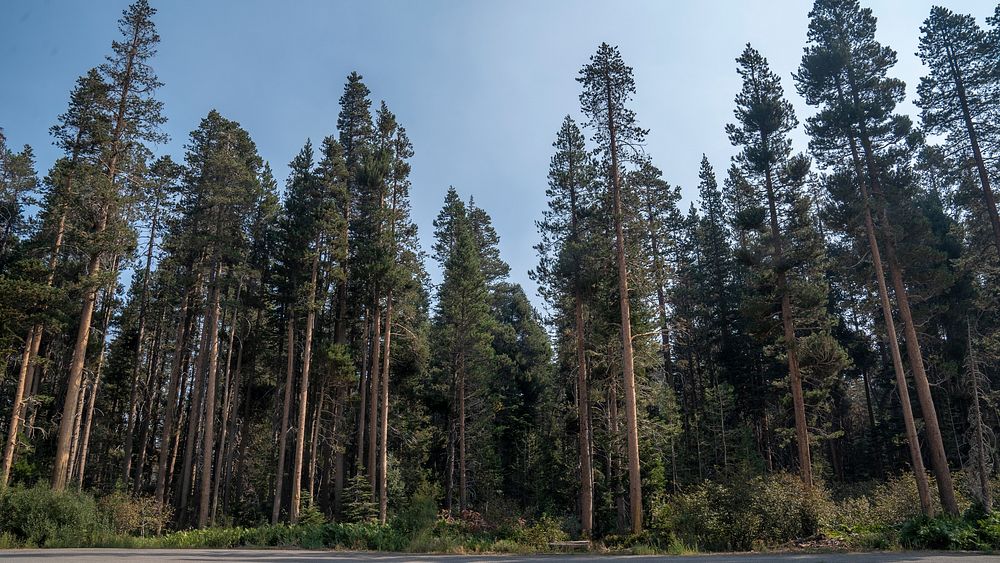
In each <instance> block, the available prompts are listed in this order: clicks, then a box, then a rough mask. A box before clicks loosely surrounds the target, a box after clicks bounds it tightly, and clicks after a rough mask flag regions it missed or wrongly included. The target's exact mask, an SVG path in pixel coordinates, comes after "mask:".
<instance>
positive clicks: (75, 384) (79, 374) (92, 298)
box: [52, 213, 107, 491]
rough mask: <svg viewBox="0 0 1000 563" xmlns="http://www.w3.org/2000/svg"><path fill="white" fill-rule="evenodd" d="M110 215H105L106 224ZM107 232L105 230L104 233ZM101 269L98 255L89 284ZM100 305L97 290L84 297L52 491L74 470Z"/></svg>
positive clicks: (93, 288) (60, 488) (91, 289)
mask: <svg viewBox="0 0 1000 563" xmlns="http://www.w3.org/2000/svg"><path fill="white" fill-rule="evenodd" d="M106 220H107V213H105V214H104V221H102V223H103V222H105V221H106ZM100 231H103V229H100ZM100 268H101V255H100V253H99V252H94V254H93V256H91V258H90V264H89V265H88V266H87V275H86V280H87V283H91V284H92V283H93V281H94V279H95V278H96V276H97V273H98V272H99V271H100ZM96 302H97V287H96V286H91V287H88V288H87V290H86V292H85V293H84V297H83V308H82V310H81V311H80V321H79V325H78V328H77V333H76V343H75V344H74V346H73V359H72V360H71V361H70V367H69V377H68V378H67V383H66V396H65V398H64V400H63V409H62V419H61V420H60V422H59V434H58V436H57V438H56V455H55V460H54V462H53V465H52V489H53V490H54V491H64V490H65V489H66V480H67V478H68V473H69V469H70V467H69V466H70V447H71V444H70V442H71V441H72V438H73V426H74V420H75V419H76V415H77V410H76V409H77V403H78V402H79V398H80V397H79V396H80V386H81V384H82V382H83V366H84V362H85V361H86V356H87V343H88V342H89V341H90V322H91V320H92V318H93V316H94V305H95V303H96Z"/></svg>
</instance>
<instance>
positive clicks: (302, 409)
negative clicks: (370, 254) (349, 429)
mask: <svg viewBox="0 0 1000 563" xmlns="http://www.w3.org/2000/svg"><path fill="white" fill-rule="evenodd" d="M316 246H317V248H316V254H315V255H314V256H313V261H312V274H311V277H310V279H309V303H308V307H309V310H308V311H307V313H306V334H305V342H304V345H303V349H302V381H301V382H300V383H299V404H298V409H299V410H298V414H299V421H298V425H297V426H296V428H297V429H296V431H295V458H294V460H293V463H292V507H291V510H290V511H289V518H288V520H289V522H291V523H292V524H295V523H296V522H298V521H299V508H300V506H299V505H300V504H301V501H302V460H303V455H304V450H305V447H306V415H307V414H308V413H309V406H308V402H309V368H310V365H311V363H312V340H313V325H315V324H316V276H317V275H318V271H319V244H318V241H317V245H316Z"/></svg>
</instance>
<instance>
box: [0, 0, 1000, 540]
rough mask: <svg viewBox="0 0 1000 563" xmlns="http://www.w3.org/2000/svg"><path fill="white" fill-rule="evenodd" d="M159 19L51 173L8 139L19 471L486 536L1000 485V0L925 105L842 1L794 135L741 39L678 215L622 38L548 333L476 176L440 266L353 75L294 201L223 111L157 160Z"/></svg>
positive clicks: (636, 524) (7, 221)
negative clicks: (729, 502)
mask: <svg viewBox="0 0 1000 563" xmlns="http://www.w3.org/2000/svg"><path fill="white" fill-rule="evenodd" d="M154 16H155V9H153V8H152V7H150V6H149V5H148V3H147V2H146V0H139V1H137V2H136V3H135V4H133V5H132V6H130V7H129V8H128V9H127V10H126V11H125V13H124V15H123V17H122V19H121V20H120V21H119V30H120V33H121V36H120V37H119V38H118V39H116V40H115V41H114V42H113V43H112V49H111V52H110V54H109V56H108V57H107V59H106V61H105V62H104V63H103V64H101V65H100V66H98V67H96V68H94V69H92V70H90V71H88V72H86V73H85V74H84V75H83V76H81V77H80V78H79V79H78V81H77V83H76V86H75V88H74V89H73V91H72V92H71V93H70V97H69V103H68V107H67V109H66V110H65V112H64V113H63V114H62V115H60V117H59V119H58V122H57V123H56V124H55V125H54V126H53V127H52V129H51V133H52V136H53V138H54V141H55V143H56V145H57V146H58V147H59V148H60V149H61V150H62V156H61V157H60V158H59V159H58V160H57V161H56V162H55V163H54V164H53V166H52V168H51V169H50V170H49V172H48V174H47V175H46V176H45V177H44V178H43V179H41V180H39V179H38V178H37V175H36V171H35V169H34V168H35V165H34V161H33V155H32V152H31V149H30V147H25V148H24V149H23V150H22V151H21V152H15V151H14V150H13V149H10V148H8V147H7V146H6V144H5V143H4V144H2V145H0V166H2V168H0V187H2V190H3V196H2V197H3V201H2V206H3V211H4V213H3V215H2V217H0V220H2V221H3V222H4V224H3V227H2V232H0V236H2V239H0V307H2V315H0V326H2V330H0V350H3V353H4V358H5V369H4V371H3V374H2V377H3V379H0V386H2V389H3V392H2V395H0V413H3V415H4V416H3V421H4V422H3V423H2V424H3V426H2V428H3V430H4V434H3V436H4V437H5V447H4V454H3V465H2V475H3V478H2V483H0V485H2V486H7V485H8V484H10V483H12V482H15V483H24V484H31V483H36V482H48V483H51V486H52V488H54V489H56V490H64V489H66V488H70V487H74V488H83V489H87V490H93V491H96V492H102V493H107V492H111V491H114V490H117V491H128V492H130V493H133V494H136V495H144V496H149V497H151V498H152V499H153V502H154V503H155V504H156V506H159V507H160V510H162V511H164V512H165V513H169V514H171V515H172V516H171V518H172V521H173V523H174V525H175V526H176V527H178V528H184V527H206V526H210V525H221V524H228V523H237V524H254V523H261V522H265V521H270V522H272V523H273V522H279V521H288V522H292V523H295V522H300V521H311V520H313V519H315V518H317V517H319V516H320V515H322V516H324V517H327V518H333V519H337V520H345V521H362V520H370V519H372V520H379V521H381V522H383V523H385V522H386V520H387V517H388V516H389V515H390V514H392V513H394V512H395V511H398V510H399V509H400V508H401V507H404V506H406V505H407V504H408V503H409V502H410V499H413V498H417V497H419V498H422V499H427V498H430V499H433V500H434V501H436V502H437V503H438V504H439V506H441V507H443V508H444V509H446V510H447V511H448V512H449V513H454V514H456V515H457V516H459V517H461V518H463V519H465V520H467V521H476V519H477V518H479V517H480V516H479V514H480V513H482V514H485V515H486V517H487V518H489V517H490V515H491V514H495V515H508V516H509V515H510V514H525V515H541V514H543V513H548V514H557V515H576V516H575V518H574V521H576V522H577V523H576V524H574V526H573V527H574V528H575V529H576V531H578V532H579V533H580V534H581V535H583V536H587V537H591V536H599V535H605V534H609V533H614V532H618V531H625V530H629V529H631V530H632V531H635V532H638V531H640V530H641V529H642V527H643V517H644V515H648V514H649V513H650V511H651V510H652V509H653V507H654V505H655V503H657V502H658V499H662V498H664V497H665V496H666V495H669V494H672V493H675V492H678V491H683V490H685V488H686V487H688V486H690V485H694V484H697V483H701V482H703V481H704V480H725V479H727V478H729V477H730V476H732V475H735V474H738V473H741V474H747V473H749V474H770V473H773V472H778V471H783V470H789V469H790V470H794V471H797V472H798V474H799V477H800V479H801V481H802V483H803V486H804V487H806V488H809V487H814V486H820V483H824V482H825V483H838V484H849V483H858V482H863V481H871V480H876V481H879V480H884V479H886V478H887V476H889V475H892V474H895V473H899V472H901V471H910V472H912V473H913V474H914V476H915V479H916V485H917V490H918V491H919V499H920V504H921V509H922V510H923V511H924V512H925V513H926V514H931V513H933V512H934V511H936V510H939V509H940V510H942V511H944V512H945V513H952V514H954V513H957V511H958V502H957V501H956V488H957V487H959V486H960V485H959V484H958V483H957V482H956V479H955V477H954V476H953V474H952V472H953V471H955V470H962V471H963V473H964V475H966V476H967V478H966V479H965V481H964V482H965V483H967V485H968V487H969V489H970V490H969V491H968V493H969V494H971V495H972V496H973V498H975V499H976V500H977V501H978V502H979V503H981V504H982V505H983V506H985V507H986V508H987V509H989V507H990V506H991V503H992V500H991V493H990V486H989V482H990V477H992V476H993V474H994V457H995V437H994V432H995V429H996V428H997V427H998V424H1000V421H998V420H997V411H996V408H995V401H994V399H995V396H994V394H993V392H992V390H991V382H992V380H994V379H995V373H996V368H997V367H998V365H1000V319H998V318H997V315H996V311H997V306H998V300H1000V294H998V292H997V288H998V287H1000V284H998V276H1000V269H998V265H1000V253H998V250H1000V219H998V216H997V208H996V202H995V198H994V194H993V186H994V185H995V183H996V182H997V180H998V178H1000V160H998V157H1000V129H998V128H997V126H996V124H997V123H1000V7H998V8H997V12H996V13H995V15H994V16H993V17H992V18H990V19H989V20H988V21H987V27H986V28H983V27H980V25H979V24H978V23H977V22H976V20H975V19H974V18H973V17H971V16H964V15H960V14H955V13H953V12H951V11H949V10H947V9H945V8H940V7H935V8H934V9H933V10H932V11H931V14H930V16H929V17H928V19H927V20H926V22H925V24H924V26H923V27H922V28H921V30H920V34H921V36H920V51H919V53H918V54H919V56H920V57H921V59H922V60H923V62H924V63H925V65H926V67H927V69H928V74H927V76H925V77H924V78H923V79H922V80H921V83H920V85H919V86H918V88H917V92H918V99H917V100H916V102H917V105H918V107H919V108H920V109H921V115H920V124H919V125H918V124H915V123H912V122H911V120H910V119H909V118H908V117H906V116H905V115H902V114H899V113H897V112H896V106H897V104H899V103H900V102H902V101H903V99H904V94H905V88H904V84H903V83H902V82H901V81H899V80H898V79H895V78H893V76H892V69H893V66H894V65H895V63H896V59H897V56H896V53H895V52H894V51H893V50H892V49H891V48H889V47H887V46H884V45H881V44H880V43H878V42H877V41H876V39H875V32H876V19H875V17H874V15H873V14H872V12H871V11H870V10H868V9H866V8H863V7H861V6H860V5H859V3H858V2H857V1H854V0H817V1H816V3H815V5H814V7H813V10H812V11H811V12H810V25H809V29H808V35H807V44H806V46H805V51H804V54H803V57H802V61H801V65H800V66H799V68H798V69H795V70H794V73H793V74H792V76H791V85H792V86H793V87H794V88H795V89H796V90H797V92H798V93H799V95H801V96H802V97H803V98H804V99H805V101H806V102H807V104H809V105H810V106H811V107H813V108H814V111H813V114H812V115H810V116H808V117H805V118H804V127H805V130H806V132H807V134H808V135H809V139H810V140H809V146H808V147H800V148H799V150H801V151H803V152H796V150H795V148H793V145H792V142H791V140H790V137H789V135H790V133H791V132H792V131H793V130H795V129H796V128H797V127H798V126H799V125H800V123H799V121H798V118H797V117H796V115H795V113H794V111H793V109H792V106H791V104H790V103H789V102H788V101H787V95H786V93H785V91H784V86H783V80H782V78H781V75H780V73H778V72H776V71H775V70H772V69H771V68H770V66H769V65H768V62H767V60H766V58H765V57H764V56H763V55H762V54H761V53H759V52H758V51H756V50H755V49H754V48H753V47H752V46H750V45H747V47H746V49H745V50H744V52H743V53H742V54H741V55H740V56H739V58H737V59H736V70H737V72H738V74H739V76H740V78H741V79H742V88H741V89H740V91H738V92H735V93H734V95H735V98H734V115H733V119H732V123H731V124H730V125H728V126H727V127H726V130H725V134H726V135H727V136H728V138H729V139H730V141H731V142H732V145H733V147H734V149H735V151H736V156H735V157H734V158H733V160H732V162H731V163H730V164H729V167H728V169H727V170H726V172H725V173H724V174H723V177H722V178H721V181H720V177H719V175H718V174H717V173H716V170H715V168H714V167H713V165H712V164H711V163H710V162H709V161H708V159H707V158H703V160H702V163H701V169H700V173H699V178H700V183H699V185H698V200H699V205H698V206H697V208H696V207H695V206H693V205H692V206H691V208H690V209H688V210H683V209H681V208H680V200H681V195H680V189H679V187H677V186H674V185H671V184H670V183H669V182H668V181H667V180H666V179H665V177H664V173H663V172H662V171H661V170H660V169H658V168H657V167H656V165H655V163H654V161H653V159H652V158H651V157H650V156H649V155H647V154H646V153H645V152H644V150H643V149H642V147H643V142H644V138H645V136H646V134H647V133H648V131H647V130H645V129H643V128H642V126H641V121H640V119H639V116H637V114H636V113H635V111H634V110H633V109H632V97H633V96H634V95H635V92H636V84H635V81H634V79H633V76H632V69H631V68H630V67H628V66H627V64H626V63H625V61H624V60H623V58H622V56H621V54H620V53H619V52H618V50H617V48H614V47H612V46H609V45H607V44H602V45H601V46H600V47H599V48H598V50H597V52H596V53H595V54H594V55H593V56H592V57H591V59H590V61H589V62H588V63H587V64H586V65H584V67H583V68H582V69H581V70H580V72H579V75H578V78H577V80H578V81H579V82H580V86H581V94H580V99H579V109H580V113H581V114H582V116H583V118H584V122H583V124H582V125H578V124H577V122H576V121H574V119H573V118H572V117H569V116H567V117H566V118H565V120H564V121H563V123H562V125H561V127H560V128H559V130H558V131H557V132H556V136H555V142H554V144H553V148H554V154H553V156H552V160H551V166H550V170H549V176H548V189H547V192H546V194H547V196H548V201H549V206H548V210H547V211H546V212H545V213H544V216H543V218H542V219H541V220H540V221H539V222H538V227H539V232H540V242H539V244H538V245H537V247H536V250H537V252H538V255H539V264H538V266H537V267H536V268H535V269H534V270H533V271H532V272H531V275H532V277H533V279H535V280H536V281H537V282H538V284H539V287H540V294H541V296H542V297H543V298H544V299H545V301H546V302H547V304H548V309H547V310H548V313H549V314H548V316H547V317H546V318H544V319H543V318H542V317H541V316H540V315H539V314H538V313H537V312H536V311H535V310H534V309H533V308H532V306H531V303H530V301H529V299H528V297H527V296H526V295H525V293H524V291H523V290H522V289H521V287H519V286H518V285H516V284H514V283H512V282H510V280H509V279H508V276H509V272H510V268H509V266H508V265H507V264H506V263H505V262H504V261H503V259H502V258H501V256H500V252H499V237H498V235H497V233H496V231H495V230H494V228H493V226H492V224H491V219H490V217H489V215H488V214H487V213H486V211H484V210H483V209H481V208H479V207H477V206H476V205H475V202H474V201H473V200H472V199H471V198H469V199H468V200H464V199H463V198H462V197H461V196H460V195H459V193H458V192H457V191H456V190H455V189H453V188H452V189H449V190H448V192H447V195H446V197H445V201H444V205H443V207H442V209H441V211H440V213H439V214H438V216H437V219H436V220H435V221H434V225H433V227H434V240H435V243H434V245H433V248H432V249H430V250H431V253H432V254H431V256H430V257H431V258H432V259H433V260H435V261H436V262H437V263H438V265H439V266H440V269H441V271H442V272H443V279H442V282H441V283H440V284H438V285H436V286H435V285H433V284H432V283H431V282H430V280H429V277H428V275H427V272H426V270H425V262H426V260H427V259H428V255H427V254H426V253H425V251H424V250H422V249H421V248H420V245H419V243H418V238H417V227H416V225H415V224H414V222H413V219H412V218H411V216H410V205H409V202H410V195H411V194H410V187H411V186H410V181H409V174H410V164H409V160H410V159H411V158H412V156H413V154H414V147H413V146H412V144H411V143H410V141H409V139H408V137H407V134H406V130H405V128H404V127H403V126H402V125H401V124H400V123H398V121H397V119H396V117H395V115H394V114H393V113H392V112H391V111H390V109H389V108H388V106H387V105H386V103H385V102H382V103H381V104H380V105H379V106H378V107H377V108H376V109H374V111H373V108H372V101H371V93H370V92H369V90H368V88H367V87H366V86H365V84H364V82H363V79H362V77H361V76H360V75H358V74H357V73H352V74H351V75H350V76H349V77H348V78H347V82H346V84H345V86H344V90H343V93H342V95H341V97H340V114H339V116H338V119H337V122H336V124H335V128H334V124H332V123H331V124H330V131H331V134H330V135H329V136H327V137H326V138H324V139H322V140H321V142H320V143H319V144H318V146H316V147H314V146H313V144H312V143H311V142H310V141H308V140H306V141H305V144H304V146H303V148H302V149H301V151H299V153H298V154H297V155H295V156H294V157H293V158H292V160H291V162H290V163H289V170H290V172H289V176H288V178H287V181H286V184H285V186H284V189H283V190H279V188H278V186H277V183H276V181H275V179H274V178H273V175H272V173H271V169H270V167H269V165H268V164H267V163H266V162H265V161H264V160H263V159H262V158H261V156H260V155H259V154H258V152H257V149H256V146H255V144H254V142H253V140H252V138H251V135H250V133H249V132H247V131H246V130H245V129H243V128H242V127H241V126H240V125H239V123H237V122H235V121H232V120H230V119H228V118H226V117H224V116H222V115H220V114H219V113H218V112H216V111H212V112H210V113H209V114H208V115H207V116H206V117H205V118H204V119H203V120H202V121H201V123H200V124H199V125H198V127H197V128H196V129H194V130H193V131H192V132H191V134H190V137H189V139H188V141H187V143H186V145H185V154H184V155H183V159H180V158H179V159H177V160H174V159H172V158H171V157H170V156H159V157H157V156H154V155H155V150H154V149H155V148H156V146H157V145H158V144H161V143H162V142H163V141H165V137H164V135H163V134H162V133H161V128H162V125H163V124H164V122H165V119H164V117H163V115H162V103H161V102H160V101H159V100H158V98H157V91H158V90H159V88H160V87H161V86H162V84H160V82H159V80H158V79H157V76H156V73H155V71H154V66H153V65H154V63H155V55H156V49H157V45H158V43H159V36H158V35H157V33H156V29H155V25H154V22H153V18H154ZM784 82H785V83H786V84H787V83H788V81H787V80H785V81H784ZM720 133H721V132H720ZM0 140H2V137H0ZM126 286H127V288H126ZM925 463H926V464H927V466H926V470H925V466H924V464H925ZM927 470H929V471H930V473H931V474H930V476H928V473H927ZM932 487H933V489H934V490H933V491H932ZM935 493H936V494H935ZM938 503H939V504H940V507H939V506H938Z"/></svg>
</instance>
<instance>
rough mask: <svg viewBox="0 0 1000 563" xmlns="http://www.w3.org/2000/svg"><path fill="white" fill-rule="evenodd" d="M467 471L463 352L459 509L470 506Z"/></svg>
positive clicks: (459, 397) (459, 387)
mask: <svg viewBox="0 0 1000 563" xmlns="http://www.w3.org/2000/svg"><path fill="white" fill-rule="evenodd" d="M465 478H466V471H465V354H464V352H463V354H462V357H461V359H460V361H459V368H458V509H459V510H460V511H462V512H465V510H466V508H468V506H469V505H468V500H469V495H468V489H467V488H466V485H467V483H466V480H465Z"/></svg>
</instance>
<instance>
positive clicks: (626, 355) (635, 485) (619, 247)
mask: <svg viewBox="0 0 1000 563" xmlns="http://www.w3.org/2000/svg"><path fill="white" fill-rule="evenodd" d="M577 82H579V83H581V84H582V85H583V92H582V93H581V94H580V106H581V110H582V111H583V113H584V115H586V116H587V118H588V119H589V122H588V126H589V127H590V128H591V129H592V130H593V131H594V136H593V139H594V142H595V143H596V144H597V146H598V151H599V152H600V153H601V154H602V156H603V158H604V160H603V162H602V163H601V166H602V167H603V169H604V172H605V174H606V181H607V191H608V192H609V194H610V200H611V202H612V206H611V209H612V222H613V225H614V232H615V234H614V238H615V262H616V264H617V278H618V302H619V309H620V311H621V316H620V323H621V343H622V377H623V382H624V383H623V387H624V389H625V419H626V426H627V429H626V444H627V448H626V449H627V451H628V475H629V507H630V509H631V519H632V531H633V532H634V533H639V532H640V531H641V530H642V476H641V473H640V468H639V420H638V409H637V408H636V392H635V363H634V358H633V346H632V314H631V307H630V304H629V288H628V277H629V275H628V265H627V264H628V261H627V257H626V255H625V248H626V241H625V232H624V227H623V224H624V222H625V218H624V214H625V211H624V210H623V208H622V191H623V189H622V183H623V182H622V165H623V161H624V152H625V151H626V150H628V148H634V147H636V146H637V145H641V144H642V142H643V139H644V138H645V134H646V132H645V131H644V130H643V129H641V128H640V127H639V126H638V125H636V119H635V112H634V111H633V110H632V109H630V108H629V102H630V101H631V98H632V96H633V95H635V79H634V78H633V77H632V69H631V67H629V66H627V65H626V64H625V62H624V61H623V60H622V57H621V54H620V53H619V52H618V49H617V48H616V47H612V46H610V45H608V44H607V43H602V44H601V45H600V47H598V49H597V53H596V54H595V55H593V56H591V58H590V62H589V63H588V64H587V65H584V67H583V68H582V69H581V70H580V74H579V76H578V77H577Z"/></svg>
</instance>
